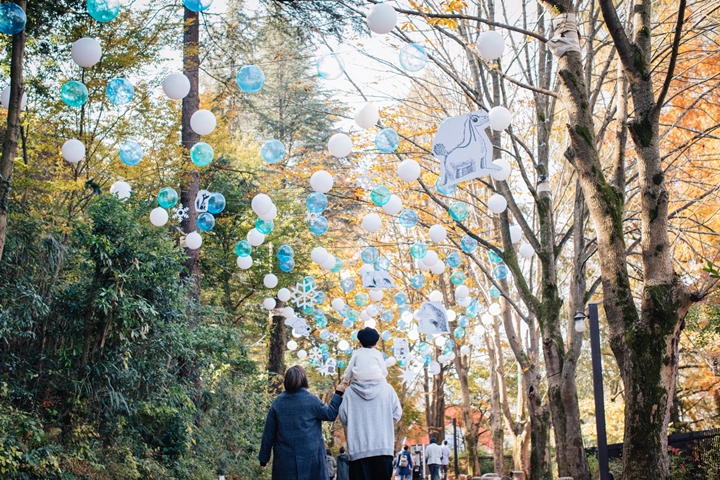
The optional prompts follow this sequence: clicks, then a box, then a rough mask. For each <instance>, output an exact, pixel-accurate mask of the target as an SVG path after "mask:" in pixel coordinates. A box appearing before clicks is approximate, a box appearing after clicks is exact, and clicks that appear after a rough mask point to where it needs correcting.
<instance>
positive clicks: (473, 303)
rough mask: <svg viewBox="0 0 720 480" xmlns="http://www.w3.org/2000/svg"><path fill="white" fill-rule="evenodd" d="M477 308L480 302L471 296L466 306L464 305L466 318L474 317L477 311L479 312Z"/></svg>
mask: <svg viewBox="0 0 720 480" xmlns="http://www.w3.org/2000/svg"><path fill="white" fill-rule="evenodd" d="M479 310H480V304H479V303H478V301H477V300H475V299H474V298H473V299H472V300H470V303H469V304H468V306H467V307H465V315H467V316H468V318H475V317H477V315H478V313H480V312H479Z"/></svg>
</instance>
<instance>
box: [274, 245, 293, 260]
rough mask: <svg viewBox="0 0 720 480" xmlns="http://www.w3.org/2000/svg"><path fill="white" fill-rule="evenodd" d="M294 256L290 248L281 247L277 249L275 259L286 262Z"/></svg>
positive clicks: (286, 246) (287, 246) (288, 246)
mask: <svg viewBox="0 0 720 480" xmlns="http://www.w3.org/2000/svg"><path fill="white" fill-rule="evenodd" d="M294 256H295V252H294V251H293V249H292V247H291V246H290V245H282V246H281V247H280V248H278V251H277V257H278V260H280V261H283V260H288V259H291V258H293V257H294Z"/></svg>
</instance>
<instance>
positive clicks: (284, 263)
mask: <svg viewBox="0 0 720 480" xmlns="http://www.w3.org/2000/svg"><path fill="white" fill-rule="evenodd" d="M294 268H295V259H294V258H287V259H285V260H280V270H282V271H283V272H285V273H288V272H292V271H293V269H294Z"/></svg>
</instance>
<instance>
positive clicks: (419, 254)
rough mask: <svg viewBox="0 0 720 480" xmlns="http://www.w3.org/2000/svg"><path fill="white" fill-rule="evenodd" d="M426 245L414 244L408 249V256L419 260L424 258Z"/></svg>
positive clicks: (421, 243)
mask: <svg viewBox="0 0 720 480" xmlns="http://www.w3.org/2000/svg"><path fill="white" fill-rule="evenodd" d="M427 250H428V249H427V245H425V244H424V243H423V242H415V243H413V244H412V246H411V247H410V255H412V257H413V258H417V259H421V258H425V255H427Z"/></svg>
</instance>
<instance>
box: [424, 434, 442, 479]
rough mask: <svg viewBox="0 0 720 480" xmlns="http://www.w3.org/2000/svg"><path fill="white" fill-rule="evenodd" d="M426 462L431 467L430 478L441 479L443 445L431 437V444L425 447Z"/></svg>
mask: <svg viewBox="0 0 720 480" xmlns="http://www.w3.org/2000/svg"><path fill="white" fill-rule="evenodd" d="M425 463H427V465H428V468H429V469H430V479H431V480H440V467H441V465H442V447H441V446H440V445H438V444H437V440H435V439H434V438H431V439H430V445H428V446H427V448H426V449H425Z"/></svg>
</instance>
